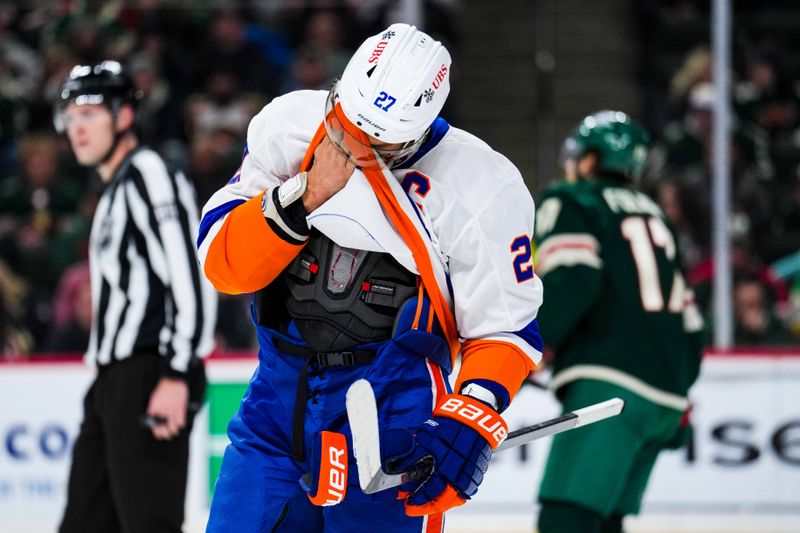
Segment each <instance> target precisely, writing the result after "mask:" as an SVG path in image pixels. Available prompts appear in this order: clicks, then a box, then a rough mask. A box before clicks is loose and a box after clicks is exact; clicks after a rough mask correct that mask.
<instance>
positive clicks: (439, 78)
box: [433, 63, 447, 89]
mask: <svg viewBox="0 0 800 533" xmlns="http://www.w3.org/2000/svg"><path fill="white" fill-rule="evenodd" d="M446 77H447V65H445V64H444V63H442V68H440V69H439V72H437V73H436V77H435V78H433V88H434V89H439V86H440V85H441V84H442V82H443V81H444V79H445V78H446Z"/></svg>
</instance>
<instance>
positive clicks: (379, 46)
mask: <svg viewBox="0 0 800 533" xmlns="http://www.w3.org/2000/svg"><path fill="white" fill-rule="evenodd" d="M387 44H389V41H381V42H379V43H378V44H376V45H375V49H374V50H373V51H372V55H371V56H369V60H368V61H367V63H375V62H376V61H377V60H378V58H379V57H381V54H382V53H383V49H384V48H386V45H387Z"/></svg>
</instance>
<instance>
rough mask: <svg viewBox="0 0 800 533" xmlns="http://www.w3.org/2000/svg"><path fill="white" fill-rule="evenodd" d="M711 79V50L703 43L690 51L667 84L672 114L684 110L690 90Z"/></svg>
mask: <svg viewBox="0 0 800 533" xmlns="http://www.w3.org/2000/svg"><path fill="white" fill-rule="evenodd" d="M710 81H711V52H710V51H709V50H708V48H707V47H706V46H705V45H703V46H700V47H697V48H695V49H694V50H692V51H690V52H689V53H688V54H687V55H686V58H685V60H684V62H683V64H682V65H681V67H680V69H679V70H678V71H677V72H676V73H675V74H674V75H673V76H672V79H671V80H670V84H669V100H670V101H669V107H670V111H671V114H672V115H673V116H681V115H683V113H684V111H685V110H686V106H687V104H688V100H689V94H690V92H691V90H692V89H693V88H694V87H695V86H696V85H698V84H700V83H707V82H710Z"/></svg>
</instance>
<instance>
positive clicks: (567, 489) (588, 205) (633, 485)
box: [536, 111, 702, 533]
mask: <svg viewBox="0 0 800 533" xmlns="http://www.w3.org/2000/svg"><path fill="white" fill-rule="evenodd" d="M571 138H572V141H574V143H571V145H572V148H573V150H572V152H571V154H572V157H573V158H574V160H573V162H572V163H573V164H574V167H573V168H575V169H576V171H577V178H578V179H577V181H575V182H574V183H559V184H557V185H555V186H553V187H551V188H550V189H549V190H547V191H546V192H545V194H544V196H543V197H542V203H541V204H540V207H539V209H538V212H537V217H536V238H537V242H538V243H539V248H538V264H537V268H536V272H537V274H538V275H539V276H540V277H541V279H542V281H543V283H544V291H545V292H544V294H545V299H544V304H543V306H542V308H541V310H540V312H539V321H540V322H539V323H540V327H541V332H542V335H543V337H544V341H545V343H546V344H547V345H549V347H550V348H551V349H552V351H553V360H552V370H553V380H552V387H553V388H554V389H555V391H556V394H557V396H558V398H559V400H560V401H561V402H562V404H563V408H564V411H571V410H574V409H577V408H580V407H584V406H586V405H589V404H592V403H596V402H599V401H602V400H606V399H609V398H612V397H614V396H618V397H621V398H623V399H624V400H625V401H626V407H625V411H624V412H623V414H622V415H621V416H619V417H616V418H614V419H613V420H609V421H607V422H604V423H602V424H597V425H593V426H590V427H586V428H582V429H580V430H577V431H572V432H566V433H562V434H560V435H557V436H556V437H555V438H554V440H553V445H552V449H551V452H550V456H549V458H548V462H547V466H546V469H545V474H544V478H543V480H542V484H541V487H540V491H539V501H540V503H541V511H540V514H539V524H538V525H539V531H540V533H601V532H602V533H612V532H613V533H619V532H621V531H622V521H623V517H624V516H625V515H628V514H636V513H638V511H639V507H640V504H641V501H642V496H643V494H644V491H645V487H646V485H647V480H648V478H649V477H650V472H651V470H652V468H653V465H654V463H655V460H656V457H657V456H658V453H659V452H660V451H661V450H663V449H666V448H668V447H671V446H672V445H674V443H675V442H676V440H678V438H679V435H680V434H681V431H682V430H681V429H680V425H681V421H682V417H683V414H684V412H685V411H687V408H688V406H689V401H688V399H687V391H688V389H689V387H690V386H691V385H692V383H693V382H694V381H695V379H696V378H697V375H698V372H699V368H700V357H701V352H702V344H701V343H702V340H701V339H702V333H701V329H702V319H701V318H700V314H699V313H698V311H697V308H696V307H695V305H694V302H693V297H692V293H691V290H690V289H689V288H688V287H687V286H686V282H685V280H684V277H683V274H682V271H681V264H680V257H679V256H678V249H677V246H676V242H675V236H674V234H673V232H672V230H671V229H670V228H669V225H668V223H667V220H666V218H665V216H664V214H663V213H662V212H661V209H659V207H658V205H656V203H655V202H653V201H652V200H651V199H650V198H649V197H648V196H647V195H645V194H644V193H642V192H640V191H638V190H637V189H636V186H635V185H636V181H637V179H638V176H639V175H640V173H641V170H642V167H643V163H644V160H645V157H646V155H647V143H648V140H649V136H648V134H647V132H646V131H645V130H644V129H643V128H642V127H640V126H639V125H638V124H636V123H635V122H633V121H632V120H631V119H630V118H629V117H628V116H627V115H626V114H624V113H621V112H618V111H603V112H600V113H596V114H594V115H590V116H588V117H586V118H585V119H584V120H583V121H582V122H581V123H580V124H579V125H578V127H577V128H576V129H575V131H574V132H573V134H572V136H571Z"/></svg>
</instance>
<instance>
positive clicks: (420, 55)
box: [326, 24, 451, 160]
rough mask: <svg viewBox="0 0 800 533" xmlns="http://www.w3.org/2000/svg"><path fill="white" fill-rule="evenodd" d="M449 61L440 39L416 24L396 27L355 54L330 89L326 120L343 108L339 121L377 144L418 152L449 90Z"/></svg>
mask: <svg viewBox="0 0 800 533" xmlns="http://www.w3.org/2000/svg"><path fill="white" fill-rule="evenodd" d="M450 61H451V60H450V53H449V52H448V51H447V49H446V48H445V47H444V46H443V45H442V43H440V42H439V41H436V40H434V39H433V38H432V37H430V36H429V35H427V34H426V33H423V32H421V31H419V30H417V28H416V27H414V26H409V25H408V24H392V25H391V26H389V27H388V28H386V30H384V31H383V32H381V33H379V34H377V35H374V36H372V37H370V38H368V39H367V40H366V41H364V43H363V44H362V45H361V46H360V47H359V49H358V50H357V51H356V53H355V54H353V57H352V58H351V59H350V62H349V63H348V64H347V68H345V71H344V74H342V78H341V80H339V81H338V82H336V83H335V84H334V86H333V88H332V89H331V93H330V95H329V98H328V100H329V102H328V109H326V116H329V113H330V111H332V110H334V108H335V109H336V110H339V109H340V110H341V112H342V113H343V114H344V117H339V118H340V119H342V118H344V119H346V120H347V121H349V122H350V123H352V124H353V125H354V126H356V127H357V128H358V129H360V130H361V131H363V132H364V133H366V134H367V135H369V136H371V137H374V138H375V139H376V140H379V141H382V142H385V143H391V144H396V143H402V144H403V145H404V147H403V149H402V150H403V151H404V152H408V151H409V148H413V149H416V147H417V146H418V145H419V143H421V142H422V140H423V139H424V137H425V133H426V132H427V131H428V129H429V128H430V126H431V124H432V123H433V121H434V120H435V119H436V117H437V116H438V115H439V112H440V111H441V110H442V106H444V102H445V100H446V99H447V95H448V93H449V92H450ZM337 104H340V106H338V105H337ZM328 130H329V133H331V131H330V125H329V128H328ZM412 145H413V146H412ZM381 155H383V156H384V160H385V159H386V157H385V155H386V154H381ZM394 157H395V158H396V157H397V154H395V156H394Z"/></svg>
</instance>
